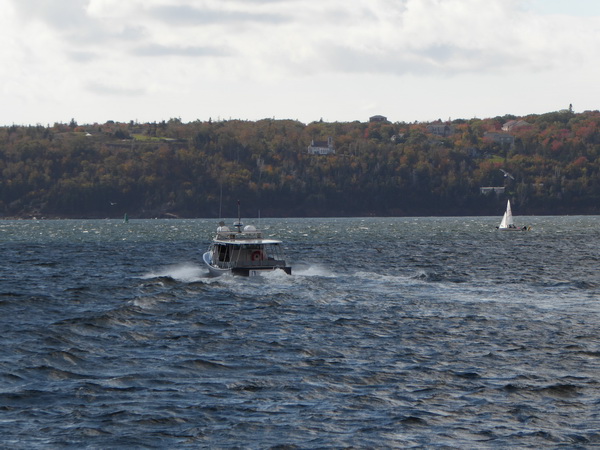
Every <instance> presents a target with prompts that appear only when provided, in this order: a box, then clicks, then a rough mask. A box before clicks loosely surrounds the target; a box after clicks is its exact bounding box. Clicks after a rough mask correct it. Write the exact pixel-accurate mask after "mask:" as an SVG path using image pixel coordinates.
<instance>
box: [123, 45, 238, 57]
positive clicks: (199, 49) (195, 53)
mask: <svg viewBox="0 0 600 450" xmlns="http://www.w3.org/2000/svg"><path fill="white" fill-rule="evenodd" d="M132 54H133V55H135V56H151V57H152V56H184V57H210V56H217V57H218V56H230V55H231V53H230V52H229V51H227V50H224V49H219V48H217V47H210V46H206V47H203V46H193V47H174V46H164V45H158V44H152V45H145V46H141V47H138V48H136V49H134V50H133V51H132Z"/></svg>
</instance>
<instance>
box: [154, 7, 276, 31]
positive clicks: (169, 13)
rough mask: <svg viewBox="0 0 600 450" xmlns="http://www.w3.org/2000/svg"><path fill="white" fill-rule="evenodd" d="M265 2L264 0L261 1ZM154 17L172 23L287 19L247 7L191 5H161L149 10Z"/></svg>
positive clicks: (259, 22)
mask: <svg viewBox="0 0 600 450" xmlns="http://www.w3.org/2000/svg"><path fill="white" fill-rule="evenodd" d="M261 4H264V2H261ZM149 13H150V15H151V16H153V18H154V19H157V20H160V21H162V22H164V23H167V24H170V25H175V26H179V25H184V26H196V25H223V24H249V23H258V24H270V25H273V24H278V23H283V22H285V21H286V20H287V19H286V18H285V17H283V16H281V15H279V14H273V13H269V12H263V13H254V12H251V11H248V10H247V9H246V8H239V7H238V8H236V9H233V8H215V7H202V8H200V7H194V6H191V5H168V6H167V5H161V6H155V7H153V8H151V9H150V10H149Z"/></svg>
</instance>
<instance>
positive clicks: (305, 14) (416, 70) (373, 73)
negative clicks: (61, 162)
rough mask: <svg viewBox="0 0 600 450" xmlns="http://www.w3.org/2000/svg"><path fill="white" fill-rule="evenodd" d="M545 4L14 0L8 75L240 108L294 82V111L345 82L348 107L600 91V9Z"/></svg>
mask: <svg viewBox="0 0 600 450" xmlns="http://www.w3.org/2000/svg"><path fill="white" fill-rule="evenodd" d="M546 2H554V3H556V2H557V0H544V2H542V1H541V0H353V1H352V2H351V3H349V2H347V1H345V0H319V1H314V0H127V1H123V0H86V1H82V0H8V2H7V5H6V8H4V9H3V14H2V15H0V39H1V40H2V42H4V43H5V44H6V45H3V46H0V58H2V61H3V64H2V65H0V81H1V82H2V86H3V88H2V89H3V92H8V93H9V94H10V95H11V97H10V98H11V99H14V102H15V103H18V102H19V101H20V100H22V99H23V98H27V101H28V102H29V103H28V104H29V105H34V104H35V103H36V99H37V98H40V99H43V98H45V97H47V96H48V94H47V93H48V92H52V99H71V98H72V99H73V101H78V100H80V99H83V98H85V96H86V95H89V94H90V93H91V94H92V95H91V96H90V97H91V99H90V100H89V104H98V103H94V102H98V101H99V100H101V99H100V97H102V96H107V97H108V98H112V96H114V95H118V96H127V97H128V98H130V99H137V100H136V101H139V104H140V105H141V106H140V108H142V109H147V108H146V106H145V104H143V103H142V101H143V100H144V99H145V96H147V95H148V94H149V93H150V94H152V95H153V96H154V99H155V100H154V101H153V103H152V105H157V104H158V103H159V102H158V100H157V99H161V98H164V99H170V98H179V99H181V100H180V101H179V103H178V104H179V105H181V104H182V103H184V102H185V101H187V99H190V101H191V102H192V103H195V104H199V103H202V104H203V105H205V106H204V107H205V108H211V106H210V101H209V98H211V95H212V94H211V93H212V92H217V93H220V95H221V98H217V99H215V104H217V105H218V108H231V109H235V108H238V109H240V110H241V109H242V108H246V109H244V111H245V110H250V109H251V108H250V107H249V106H246V105H247V104H248V101H246V102H244V101H243V100H241V99H242V98H244V96H246V95H250V94H246V92H247V91H248V90H250V91H252V92H258V89H259V87H260V89H263V91H262V92H263V94H262V96H260V97H259V98H257V99H254V100H255V104H256V103H260V104H261V107H263V108H266V107H267V106H266V105H267V104H268V105H271V106H272V107H273V108H275V104H276V103H277V102H278V101H282V99H285V98H287V96H288V95H289V92H290V89H291V88H290V86H293V89H294V90H295V91H299V92H300V91H302V90H304V89H305V90H306V93H305V94H298V96H297V97H296V99H295V101H290V100H288V101H287V102H286V103H285V104H284V105H282V106H281V108H282V109H283V108H287V109H290V110H291V111H292V113H291V114H292V115H293V116H294V117H298V116H300V114H293V111H294V110H295V109H296V108H300V107H301V106H300V105H301V104H302V103H303V99H306V98H309V97H310V98H311V99H313V103H314V101H316V99H318V98H321V97H328V96H329V95H330V93H331V92H332V91H335V92H336V93H335V94H332V95H336V96H337V97H336V98H337V100H338V103H339V104H342V101H343V102H345V103H344V104H345V107H344V108H345V109H346V110H348V109H350V104H351V103H352V101H351V99H349V98H346V96H349V95H350V96H351V95H353V94H348V92H354V93H357V92H360V96H361V97H362V100H361V104H375V102H374V101H373V100H372V99H371V98H369V97H375V96H376V95H380V98H381V100H380V103H382V104H383V103H385V99H386V93H387V92H388V91H389V89H395V88H396V86H403V87H407V86H408V84H407V83H410V87H407V89H410V90H411V94H410V99H411V101H414V102H418V101H419V98H422V97H423V96H427V95H428V94H429V92H431V91H430V90H429V89H430V86H432V85H437V86H440V85H442V84H443V85H444V87H445V90H444V92H449V91H450V90H452V89H455V90H458V89H461V88H462V89H468V88H469V87H470V86H474V84H473V83H474V82H475V81H474V80H477V81H478V82H479V83H481V84H480V85H479V88H478V89H479V90H480V91H481V90H482V89H497V90H499V91H502V90H503V89H505V88H504V86H506V85H509V86H511V88H510V89H515V88H514V86H517V85H520V84H521V83H522V84H523V87H522V88H521V92H525V93H528V92H530V91H532V89H531V88H530V86H533V87H534V88H538V89H541V86H542V84H540V83H538V84H537V85H535V84H534V83H535V82H536V80H538V79H544V80H552V82H554V81H555V83H556V86H557V87H554V86H553V83H552V82H551V81H547V84H546V85H547V86H549V87H547V88H546V89H553V90H554V93H553V95H554V96H559V95H558V94H557V93H556V92H557V91H558V89H560V88H558V85H559V84H560V85H561V86H563V88H562V89H563V90H565V91H567V92H571V91H574V90H575V88H574V87H573V86H576V87H577V89H579V90H580V91H583V90H584V89H583V88H582V87H581V86H585V85H587V86H588V87H589V89H591V90H593V89H594V87H593V86H594V84H593V82H592V81H590V80H595V79H596V78H597V76H600V73H599V69H598V67H597V64H596V62H595V61H597V60H598V58H600V45H598V44H599V43H600V17H598V16H594V15H590V16H585V15H584V14H581V13H579V14H569V15H565V14H557V13H553V14H544V13H541V12H540V8H542V7H543V5H546V4H547V3H546ZM579 3H581V2H579ZM532 5H534V6H535V8H532ZM561 9H562V10H564V7H561ZM554 11H556V10H554ZM161 58H168V61H167V62H165V63H163V62H162V61H161ZM407 80H408V81H407ZM449 80H450V81H449ZM465 80H468V81H469V83H471V84H466V82H465ZM491 80H494V83H495V84H496V85H495V86H494V85H492V84H491V83H492V81H491ZM454 81H456V83H454ZM459 82H460V83H463V84H462V85H461V84H460V83H459ZM376 83H379V85H377V86H375V84H376ZM381 83H387V84H389V85H390V88H389V89H385V90H384V89H383V88H382V87H381V86H380V84H381ZM527 83H529V84H527ZM425 85H427V87H424V88H422V89H423V90H419V89H418V88H417V86H425ZM482 85H485V88H482V87H481V86H482ZM525 86H528V87H529V89H528V88H527V87H525ZM342 87H344V89H343V88H342ZM234 90H235V92H236V93H235V95H231V97H230V99H229V100H228V102H225V101H223V100H222V96H223V95H224V94H223V93H230V92H233V91H234ZM209 91H210V92H209ZM309 91H310V94H309V93H308V92H309ZM313 91H314V92H313ZM377 92H379V93H380V94H376V93H377ZM594 92H596V91H593V92H590V93H589V94H588V97H590V98H593V96H594ZM417 94H418V95H417ZM267 95H269V96H271V97H272V99H271V100H270V103H267V102H266V101H264V98H265V97H266V96H267ZM539 95H540V96H541V95H543V94H539ZM565 95H567V94H565ZM581 95H582V96H583V95H584V94H583V93H582V94H581ZM194 96H197V97H194ZM463 97H464V96H463ZM365 98H369V99H368V100H365ZM500 100H505V101H506V96H505V97H504V98H502V99H500ZM64 101H65V102H66V100H64ZM146 101H148V100H146ZM461 101H462V100H461ZM477 101H478V99H475V100H474V102H475V103H476V102H477ZM571 101H573V102H574V103H575V102H576V101H575V100H569V101H567V102H566V104H567V105H568V103H569V102H571ZM136 104H137V103H136ZM107 105H109V106H108V107H111V105H113V102H108V101H107ZM53 107H54V104H52V105H50V104H49V106H48V110H52V108H53ZM130 107H131V109H132V110H134V108H135V104H134V102H133V101H132V104H131V105H130ZM152 107H154V106H152ZM212 107H213V108H214V106H212ZM254 107H255V105H252V108H254ZM332 107H333V106H332ZM32 109H33V110H35V108H31V107H28V108H26V107H25V106H24V107H23V111H24V113H26V112H27V111H28V110H32ZM231 114H235V111H233V112H230V113H229V114H228V113H226V112H224V113H223V115H231ZM323 114H324V113H323ZM68 115H70V116H72V114H71V113H69V114H68ZM107 115H108V114H107ZM212 115H214V113H213V114H212ZM263 115H264V116H265V117H267V116H269V117H270V116H272V115H273V114H272V113H270V112H269V111H265V112H264V113H263ZM319 115H321V114H319ZM333 118H334V119H335V117H333ZM36 120H37V119H36Z"/></svg>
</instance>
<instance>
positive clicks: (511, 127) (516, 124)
mask: <svg viewBox="0 0 600 450" xmlns="http://www.w3.org/2000/svg"><path fill="white" fill-rule="evenodd" d="M530 125H531V124H530V123H529V122H525V121H524V120H509V121H508V122H506V123H505V124H504V125H502V131H506V132H507V133H510V132H511V131H516V130H517V129H518V128H523V127H528V126H530Z"/></svg>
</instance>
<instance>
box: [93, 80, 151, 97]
mask: <svg viewBox="0 0 600 450" xmlns="http://www.w3.org/2000/svg"><path fill="white" fill-rule="evenodd" d="M85 87H86V89H88V90H90V91H91V92H93V93H94V94H97V95H109V96H117V97H136V96H141V95H145V94H146V93H147V92H146V90H145V89H142V88H140V87H135V88H133V87H121V86H116V85H114V84H104V83H98V82H91V83H87V84H86V86H85Z"/></svg>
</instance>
